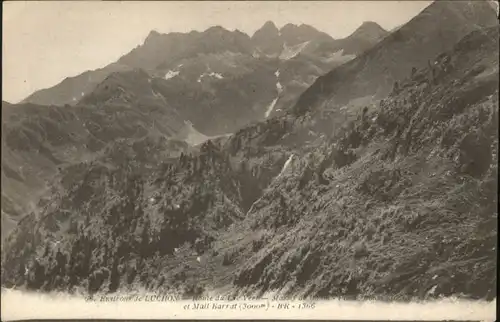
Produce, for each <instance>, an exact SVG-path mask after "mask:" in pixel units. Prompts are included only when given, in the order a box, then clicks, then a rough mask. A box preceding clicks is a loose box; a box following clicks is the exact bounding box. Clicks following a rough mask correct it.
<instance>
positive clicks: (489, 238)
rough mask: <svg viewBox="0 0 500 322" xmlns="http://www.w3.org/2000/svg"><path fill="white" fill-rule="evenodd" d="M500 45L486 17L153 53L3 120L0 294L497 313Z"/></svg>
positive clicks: (72, 82) (284, 32) (165, 42)
mask: <svg viewBox="0 0 500 322" xmlns="http://www.w3.org/2000/svg"><path fill="white" fill-rule="evenodd" d="M359 39H363V40H362V41H357V40H359ZM498 39H499V27H498V20H497V16H496V12H495V11H494V10H492V8H491V6H490V5H489V4H488V3H487V2H483V1H436V2H434V3H432V4H431V5H430V6H429V7H427V8H426V9H424V10H423V11H422V12H421V13H419V14H418V15H417V16H416V17H414V18H413V19H412V20H410V21H409V22H408V23H406V24H404V25H403V26H401V27H400V28H398V29H396V30H395V31H393V32H392V33H390V34H388V33H387V32H385V31H384V30H383V29H382V28H380V27H379V26H378V25H376V24H374V23H364V24H363V25H362V26H360V28H359V29H358V30H356V32H354V33H353V34H352V35H351V36H349V37H347V38H345V39H341V40H334V39H332V38H331V37H329V36H328V35H327V34H324V33H321V32H319V31H317V30H315V29H314V28H312V27H310V26H304V25H301V26H294V25H286V26H284V27H283V28H281V29H278V28H276V26H275V25H274V24H273V23H271V22H268V23H266V24H265V25H264V26H263V27H262V28H261V29H260V30H258V31H257V32H256V33H255V34H254V35H253V36H252V37H249V36H247V35H245V34H243V33H241V32H239V31H233V32H231V31H227V30H225V29H223V28H221V27H213V28H210V29H208V30H206V31H205V32H203V33H199V32H191V33H189V34H180V33H179V34H177V33H173V34H168V35H161V34H159V33H156V32H152V33H151V34H150V35H149V36H148V37H147V39H146V41H145V42H144V44H143V45H142V46H139V47H137V48H136V49H134V50H133V51H132V52H130V53H129V54H127V55H125V56H123V57H122V58H121V59H120V60H118V61H117V62H116V63H113V64H111V65H109V66H107V67H105V68H104V69H103V70H100V71H94V72H88V73H85V74H82V75H79V76H77V77H75V78H71V79H67V80H65V81H63V82H62V83H61V84H59V85H57V86H55V87H53V88H50V89H47V90H42V91H39V92H37V93H35V94H33V95H32V96H30V97H29V98H28V99H26V101H25V102H24V103H22V104H16V105H11V104H8V103H3V104H2V122H3V123H2V216H3V215H4V213H16V214H17V218H19V217H21V216H22V219H21V220H19V223H18V224H17V225H16V227H15V228H14V229H13V230H12V232H11V233H10V234H9V236H8V237H7V239H6V240H5V242H4V243H2V286H4V287H17V288H24V289H35V290H42V291H46V292H50V291H55V290H57V291H65V292H76V293H92V294H93V293H108V292H116V291H133V290H151V291H155V292H160V293H169V294H172V293H179V294H180V295H182V296H185V297H187V298H189V297H193V296H196V295H202V294H205V293H210V292H216V293H219V294H230V295H234V296H240V295H252V296H263V295H264V294H266V292H270V291H273V292H279V293H280V294H282V295H284V296H287V297H293V296H302V297H317V298H338V297H342V298H354V299H360V298H365V299H366V298H370V299H384V300H412V299H430V298H438V297H442V296H455V297H465V298H473V299H487V300H491V299H493V298H495V296H496V261H495V254H496V238H497V231H496V229H495V227H496V224H497V201H498V200H497V193H496V191H497V188H498V187H497V174H498V173H497V167H498V84H499V83H498V53H499V47H498V45H499V43H498ZM173 44H177V46H174V45H173ZM339 52H342V53H339ZM346 56H348V58H347V57H346ZM209 67H210V68H209ZM99 77H101V78H100V79H99ZM278 84H280V85H278ZM294 86H296V87H294ZM78 94H80V96H79V97H78V99H75V100H74V101H73V97H75V98H76V97H77V95H78ZM274 100H277V101H274ZM280 101H281V103H282V105H279V102H280ZM270 102H271V103H272V105H271V106H272V109H269V106H270V105H269V104H270ZM65 104H69V106H64V105H65ZM42 105H47V106H42ZM56 105H62V106H56ZM206 108H210V110H211V112H212V114H210V116H209V115H208V113H207V112H206ZM278 109H280V110H281V111H278ZM268 111H269V112H268ZM278 112H279V113H278ZM4 120H8V121H4ZM71 149H73V150H74V151H71ZM64 151H67V152H64ZM28 164H29V165H30V167H29V168H28V169H27V171H28V172H24V171H25V170H22V171H21V170H19V166H21V167H22V166H23V165H28ZM30 171H31V172H30ZM42 174H43V175H42ZM4 179H6V180H8V181H6V182H7V183H8V185H6V186H5V187H6V188H7V187H8V190H5V189H4ZM28 180H29V181H28ZM11 182H17V183H15V184H11ZM33 187H36V188H33ZM23 189H26V190H23ZM27 189H31V190H29V191H31V192H32V193H31V195H32V196H33V197H32V198H31V200H30V205H32V206H30V207H27V206H24V207H22V206H17V205H21V204H22V203H23V202H26V200H23V195H22V193H23V191H27ZM35 191H40V192H38V193H36V194H35ZM42 191H43V192H44V193H42ZM35 195H36V196H35ZM4 200H5V202H4ZM4 203H5V204H6V205H7V206H9V207H8V208H7V207H6V208H4ZM11 217H13V216H11ZM2 218H3V217H2ZM2 227H3V225H2Z"/></svg>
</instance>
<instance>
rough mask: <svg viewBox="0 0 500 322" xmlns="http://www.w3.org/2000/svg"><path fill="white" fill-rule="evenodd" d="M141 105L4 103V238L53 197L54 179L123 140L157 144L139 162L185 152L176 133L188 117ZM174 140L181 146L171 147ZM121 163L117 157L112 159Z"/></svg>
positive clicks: (113, 161) (184, 147)
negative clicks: (42, 201) (47, 199)
mask: <svg viewBox="0 0 500 322" xmlns="http://www.w3.org/2000/svg"><path fill="white" fill-rule="evenodd" d="M134 80H137V78H136V77H134ZM115 102H116V98H115ZM141 104H142V105H141ZM141 104H136V105H135V106H134V108H131V107H130V106H129V105H123V104H122V105H120V104H114V105H113V104H112V103H111V101H108V102H107V103H105V104H104V105H103V106H98V107H97V106H89V105H86V106H83V105H80V106H74V107H71V108H66V107H57V106H39V105H33V104H13V105H11V104H8V105H5V104H3V105H2V223H3V224H2V236H4V237H5V236H6V235H7V232H8V231H10V229H11V226H12V225H13V223H14V222H16V221H18V220H20V219H21V218H22V216H24V215H25V214H26V213H29V212H32V211H38V209H39V208H41V207H42V205H41V201H39V199H40V198H42V197H43V196H45V195H47V194H49V195H50V193H51V190H52V189H53V188H54V187H52V181H53V180H54V179H58V178H60V177H61V176H64V175H63V174H62V172H64V171H66V169H71V168H72V165H74V164H79V163H80V162H89V161H92V160H95V159H96V158H99V157H100V156H101V155H102V154H104V155H107V154H108V152H107V150H106V149H108V148H110V147H115V146H118V145H119V144H120V142H122V141H127V142H129V143H130V144H132V143H134V144H135V145H136V146H137V145H141V146H142V145H144V146H142V148H143V149H144V148H148V149H149V148H150V147H148V145H149V144H152V145H153V146H154V147H153V148H151V151H148V152H147V153H146V154H145V155H144V159H142V158H141V156H137V157H136V159H137V162H138V163H141V164H147V163H148V162H149V163H151V164H154V163H155V162H159V161H158V159H157V158H155V157H154V156H153V155H154V154H158V156H160V155H165V154H168V153H170V154H171V155H178V153H179V152H180V151H183V150H185V149H186V148H187V145H186V144H185V143H184V142H182V138H181V137H178V135H180V134H181V132H183V130H184V129H183V126H182V124H183V122H184V121H183V119H182V118H180V117H179V116H178V115H176V113H175V110H172V109H169V108H168V106H166V105H157V102H155V101H153V102H152V103H151V102H149V103H148V102H146V101H142V102H141ZM155 104H156V105H155ZM175 141H179V142H178V143H179V144H178V145H176V144H172V145H170V142H172V143H173V142H175ZM167 150H168V152H167ZM130 153H133V154H134V152H130ZM133 154H132V155H133ZM118 162H120V160H119V158H115V159H114V160H111V161H109V163H110V164H115V165H116V164H117V163H118ZM56 188H59V187H56ZM4 224H5V225H4Z"/></svg>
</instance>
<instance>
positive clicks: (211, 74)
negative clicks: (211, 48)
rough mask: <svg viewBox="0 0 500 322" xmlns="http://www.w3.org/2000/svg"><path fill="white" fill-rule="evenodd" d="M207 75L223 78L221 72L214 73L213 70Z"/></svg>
mask: <svg viewBox="0 0 500 322" xmlns="http://www.w3.org/2000/svg"><path fill="white" fill-rule="evenodd" d="M208 76H211V77H215V78H218V79H223V78H224V76H222V74H220V73H214V72H211V73H210V74H208Z"/></svg>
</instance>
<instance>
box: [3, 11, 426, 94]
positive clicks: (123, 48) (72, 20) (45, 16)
mask: <svg viewBox="0 0 500 322" xmlns="http://www.w3.org/2000/svg"><path fill="white" fill-rule="evenodd" d="M430 3H431V1H262V2H260V1H220V2H218V1H199V2H197V1H168V2H158V1H123V2H118V1H116V2H115V1H112V2H111V1H104V2H101V1H4V2H3V3H2V4H3V17H2V18H3V22H2V26H3V32H2V38H3V42H2V59H3V61H2V84H3V87H2V96H3V97H2V99H3V100H5V101H9V102H11V103H15V102H18V101H20V100H22V99H24V98H25V97H27V96H28V95H30V94H31V93H33V92H34V91H36V90H39V89H43V88H47V87H51V86H53V85H56V84H57V83H59V82H60V81H62V80H63V79H64V78H66V77H70V76H76V75H78V74H80V73H82V72H84V71H87V70H93V69H97V68H101V67H104V66H106V65H107V64H109V63H111V62H113V61H116V60H117V59H118V58H119V57H121V56H122V55H124V54H126V53H127V52H129V51H130V50H132V49H133V48H135V47H137V46H138V45H140V44H142V43H143V42H144V39H145V38H146V36H147V35H148V34H149V32H150V31H151V30H156V31H158V32H161V33H168V32H174V31H175V32H189V31H191V30H198V31H203V30H206V29H208V28H209V27H211V26H214V25H219V26H222V27H224V28H226V29H229V30H235V29H238V30H240V31H243V32H245V33H247V34H249V35H250V36H251V35H252V34H253V32H255V30H257V29H259V28H260V27H261V26H262V25H263V24H264V23H265V22H266V21H268V20H271V21H273V22H274V23H275V24H276V25H277V26H278V27H281V26H283V25H285V24H287V23H293V24H302V23H304V24H309V25H311V26H313V27H315V28H316V29H318V30H321V31H323V32H326V33H328V34H330V35H331V36H332V37H334V38H343V37H346V36H348V35H349V34H350V33H352V32H353V31H354V30H355V29H356V28H357V27H359V26H360V25H361V24H362V23H363V22H364V21H375V22H377V23H378V24H380V25H381V26H382V27H384V28H385V29H387V30H391V29H393V28H395V27H397V26H399V25H401V24H404V23H406V22H407V21H409V20H410V19H411V18H412V17H414V16H415V15H417V14H418V13H419V12H420V11H422V10H423V9H424V8H425V7H427V6H428V5H429V4H430Z"/></svg>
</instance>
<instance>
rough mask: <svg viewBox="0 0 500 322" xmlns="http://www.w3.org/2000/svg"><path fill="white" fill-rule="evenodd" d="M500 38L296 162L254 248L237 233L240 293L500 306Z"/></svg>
mask: <svg viewBox="0 0 500 322" xmlns="http://www.w3.org/2000/svg"><path fill="white" fill-rule="evenodd" d="M498 36H499V33H498V28H497V27H494V28H491V29H489V30H486V31H484V32H482V31H479V32H474V33H472V34H470V35H468V36H466V37H465V38H464V39H463V40H462V41H461V42H460V43H459V44H458V45H457V46H456V47H455V48H454V49H453V50H452V51H451V52H448V53H445V54H442V55H440V56H439V57H437V58H436V59H435V60H433V61H432V63H433V67H432V68H430V69H429V68H424V69H419V70H417V71H415V73H414V74H413V75H408V77H407V78H406V79H405V80H404V81H402V83H401V86H400V87H399V88H397V89H395V91H394V92H393V93H391V95H390V97H388V98H387V99H385V100H383V101H382V102H381V104H380V108H379V109H377V110H373V111H366V112H365V113H361V114H360V115H359V117H358V119H357V120H356V121H355V122H353V123H351V124H350V125H349V126H348V127H345V128H344V129H342V130H340V131H339V133H338V134H337V135H335V136H334V137H333V138H332V139H331V140H325V141H324V143H323V144H321V145H320V146H318V147H317V149H316V150H315V151H314V152H310V153H308V154H306V155H304V156H303V157H301V158H298V159H297V160H296V161H295V164H292V165H291V167H292V169H291V171H289V172H287V173H285V174H283V176H282V177H281V178H280V180H276V181H275V182H273V183H272V184H271V186H270V187H269V188H268V189H267V190H266V192H265V194H264V195H263V196H262V197H261V198H260V200H259V202H258V203H257V204H256V205H255V207H254V209H253V211H252V212H251V213H249V214H247V217H246V220H245V224H242V225H240V231H245V230H247V231H249V230H251V231H252V232H253V233H252V236H253V237H248V238H245V239H244V240H243V241H239V242H238V240H237V237H236V236H239V235H238V234H235V233H233V234H228V236H235V237H234V238H233V239H229V240H227V241H226V243H227V245H231V248H230V249H231V251H233V252H234V254H236V255H237V257H236V259H235V260H234V263H235V267H238V274H237V276H236V278H235V279H234V282H233V285H234V286H235V287H238V288H241V289H243V290H244V291H243V292H247V293H251V294H252V293H255V294H262V292H264V291H266V290H279V291H281V292H283V293H284V294H302V295H309V296H321V297H324V296H326V297H331V296H333V297H337V296H346V297H360V296H361V297H365V298H374V297H380V298H385V299H410V298H433V297H437V296H450V295H455V296H464V297H472V298H487V299H492V298H493V297H495V296H496V260H495V257H496V251H497V248H496V247H497V246H496V238H497V232H496V228H495V227H496V225H497V195H496V191H497V166H498V121H499V120H498V85H499V83H498ZM429 75H431V76H432V77H431V78H429V77H428V76H429ZM269 214H273V216H269ZM256 245H259V246H256Z"/></svg>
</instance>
